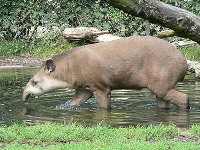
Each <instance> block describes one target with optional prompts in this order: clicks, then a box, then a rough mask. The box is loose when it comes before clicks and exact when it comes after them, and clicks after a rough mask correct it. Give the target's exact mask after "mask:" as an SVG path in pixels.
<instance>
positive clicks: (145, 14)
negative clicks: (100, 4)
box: [109, 0, 200, 44]
mask: <svg viewBox="0 0 200 150" xmlns="http://www.w3.org/2000/svg"><path fill="white" fill-rule="evenodd" d="M109 3H110V4H111V5H112V6H114V7H117V8H119V9H121V10H123V11H124V12H126V13H128V14H131V15H133V16H137V17H140V18H143V19H147V20H149V22H151V23H155V24H160V25H162V26H164V27H167V28H170V29H173V30H174V31H175V32H176V35H178V36H181V37H185V38H190V39H191V40H193V41H196V42H197V43H199V44H200V17H199V16H196V15H195V14H193V13H191V12H189V11H187V10H184V9H181V8H178V7H174V6H171V5H168V4H165V3H163V2H160V1H157V0H109Z"/></svg>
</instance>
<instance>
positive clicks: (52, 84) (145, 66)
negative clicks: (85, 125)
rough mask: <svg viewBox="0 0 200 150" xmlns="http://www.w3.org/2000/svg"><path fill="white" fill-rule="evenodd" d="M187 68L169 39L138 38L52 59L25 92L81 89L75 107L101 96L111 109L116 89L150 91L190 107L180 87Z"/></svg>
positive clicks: (100, 100)
mask: <svg viewBox="0 0 200 150" xmlns="http://www.w3.org/2000/svg"><path fill="white" fill-rule="evenodd" d="M186 71H187V62H186V59H185V57H184V56H183V55H182V54H181V52H180V51H179V50H178V49H177V48H176V47H175V46H174V45H172V44H170V43H168V42H167V41H165V40H162V39H159V38H156V37H151V36H132V37H127V38H121V39H118V40H114V41H109V42H102V43H95V44H89V45H85V46H81V47H78V48H73V49H71V50H70V52H68V53H63V54H60V55H57V56H54V57H53V58H51V59H48V60H47V61H46V62H45V63H44V65H43V66H42V67H41V69H40V70H39V71H38V72H37V73H36V74H35V75H34V76H33V77H32V79H30V81H29V82H28V83H27V85H26V87H25V88H24V91H23V99H24V100H26V99H27V98H28V97H29V95H32V94H33V95H41V94H43V93H46V92H48V91H51V90H55V89H60V88H71V89H75V94H74V96H73V98H72V100H71V101H70V106H79V105H80V103H81V102H82V101H85V100H87V99H89V98H91V97H92V96H93V95H94V96H95V98H96V101H97V104H98V106H99V108H104V109H110V107H111V91H112V90H115V89H135V90H141V89H143V88H147V89H149V90H150V91H151V92H152V93H153V94H155V96H156V99H157V100H159V101H163V102H164V103H165V104H166V105H167V104H170V103H172V104H175V105H177V106H178V107H179V108H181V109H187V108H189V102H188V96H187V95H186V94H184V93H182V92H180V91H177V90H176V84H177V82H178V81H182V80H183V79H184V76H185V74H186Z"/></svg>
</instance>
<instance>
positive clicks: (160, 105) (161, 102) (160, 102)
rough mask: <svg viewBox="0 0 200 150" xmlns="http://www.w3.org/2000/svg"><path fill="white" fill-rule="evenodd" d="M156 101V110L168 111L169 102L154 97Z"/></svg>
mask: <svg viewBox="0 0 200 150" xmlns="http://www.w3.org/2000/svg"><path fill="white" fill-rule="evenodd" d="M156 99H157V100H158V108H159V109H169V108H170V102H169V101H166V100H164V99H163V98H158V97H156Z"/></svg>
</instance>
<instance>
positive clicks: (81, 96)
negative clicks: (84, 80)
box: [60, 88, 93, 109]
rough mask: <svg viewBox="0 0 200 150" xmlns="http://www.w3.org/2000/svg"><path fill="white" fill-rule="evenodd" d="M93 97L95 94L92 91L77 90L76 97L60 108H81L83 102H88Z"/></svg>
mask: <svg viewBox="0 0 200 150" xmlns="http://www.w3.org/2000/svg"><path fill="white" fill-rule="evenodd" d="M92 96H93V93H92V92H91V91H90V90H87V89H83V88H79V89H76V92H75V94H74V96H73V97H72V100H71V101H67V102H66V103H65V104H62V105H61V106H60V108H61V109H62V108H72V107H76V106H79V105H80V103H81V102H82V101H86V100H88V99H89V98H91V97H92Z"/></svg>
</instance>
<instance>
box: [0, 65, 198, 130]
mask: <svg viewBox="0 0 200 150" xmlns="http://www.w3.org/2000/svg"><path fill="white" fill-rule="evenodd" d="M36 71H37V69H33V68H32V69H30V68H29V69H22V68H21V69H12V70H6V69H3V70H0V123H1V124H5V123H13V122H16V121H22V122H27V123H35V122H45V121H56V122H64V123H69V122H78V123H84V124H87V125H90V124H99V123H102V124H104V123H105V124H109V125H112V126H129V125H138V124H142V125H147V124H159V123H161V122H162V123H174V124H176V125H177V126H179V127H188V126H190V125H191V124H193V123H197V122H200V103H199V102H200V101H199V98H200V82H199V81H194V79H193V78H191V77H190V76H188V77H187V78H186V79H185V81H184V82H182V83H179V84H178V85H177V88H178V89H179V90H180V91H183V92H185V93H187V94H189V96H190V104H191V106H192V109H191V110H190V112H186V111H179V110H178V109H177V108H176V107H175V106H173V107H172V108H171V109H170V110H161V109H158V108H157V103H156V101H155V97H154V96H153V95H152V94H151V93H150V92H149V91H148V90H142V91H131V90H118V91H113V92H112V110H111V112H107V111H103V110H98V109H97V106H96V101H95V99H94V98H91V99H90V100H89V101H87V102H84V103H82V104H81V107H80V108H78V109H73V110H59V109H57V108H56V106H59V105H60V104H62V103H64V102H65V101H67V100H70V99H71V97H72V95H73V93H74V91H73V90H72V91H69V90H66V89H65V90H57V91H56V92H51V93H48V94H44V95H42V96H40V97H39V98H31V99H30V101H29V103H27V104H25V103H24V102H22V101H21V96H22V95H21V93H22V87H23V86H25V84H26V83H27V81H28V80H29V79H30V77H31V76H32V75H33V74H34V73H35V72H36Z"/></svg>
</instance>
